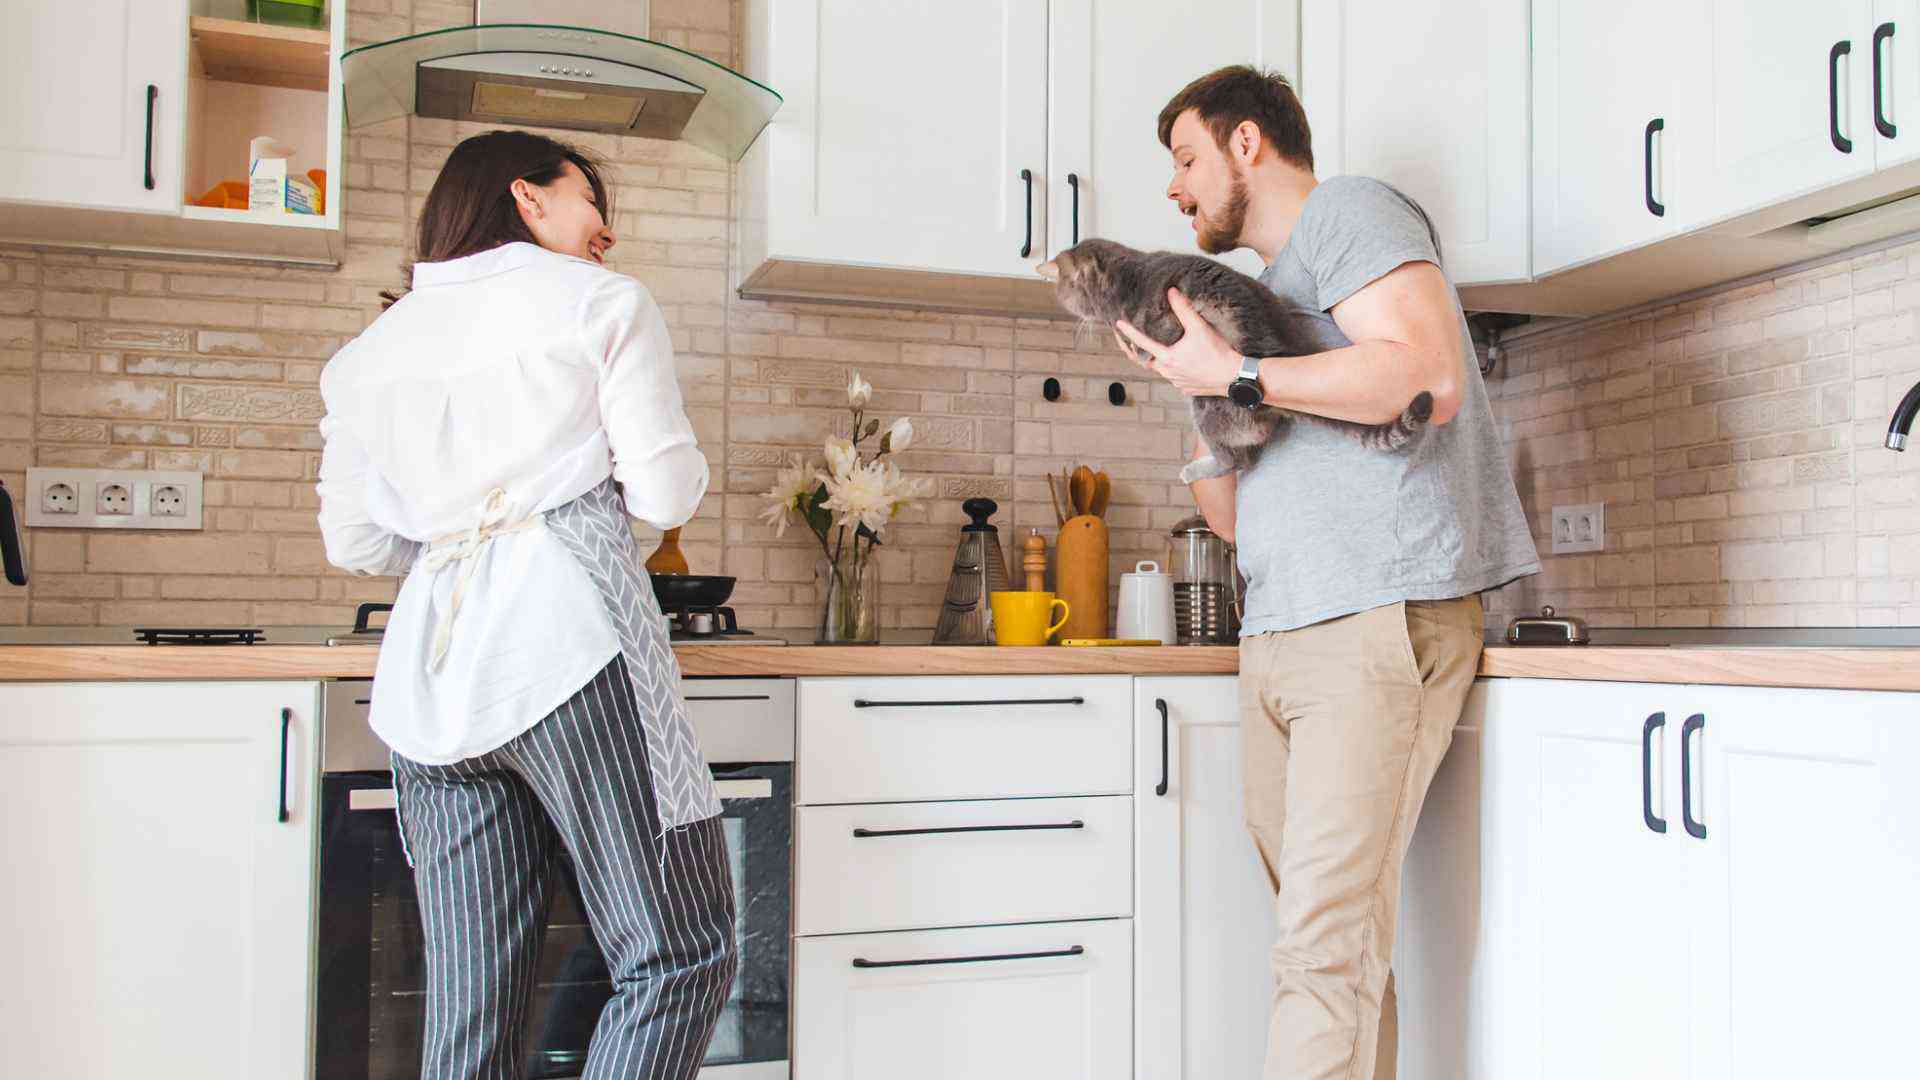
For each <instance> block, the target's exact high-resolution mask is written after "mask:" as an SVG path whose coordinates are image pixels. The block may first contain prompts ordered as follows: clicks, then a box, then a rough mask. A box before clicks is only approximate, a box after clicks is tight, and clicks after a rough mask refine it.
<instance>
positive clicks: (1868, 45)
mask: <svg viewBox="0 0 1920 1080" xmlns="http://www.w3.org/2000/svg"><path fill="white" fill-rule="evenodd" d="M1874 19H1875V25H1874V29H1873V33H1872V35H1870V36H1869V37H1867V38H1866V39H1865V42H1864V43H1862V42H1861V41H1859V40H1857V39H1856V41H1855V43H1854V46H1853V47H1854V49H1855V50H1856V51H1859V50H1865V55H1864V56H1862V57H1858V58H1856V59H1857V61H1858V62H1860V63H1861V64H1863V66H1864V67H1865V68H1866V70H1867V78H1868V80H1869V81H1870V82H1871V80H1872V79H1873V73H1874V70H1875V69H1874V52H1875V51H1876V50H1877V51H1878V52H1879V54H1880V56H1879V63H1880V66H1879V72H1880V83H1879V85H1878V86H1877V87H1872V88H1871V90H1870V96H1869V99H1868V100H1869V104H1870V105H1871V104H1872V103H1874V102H1877V103H1878V105H1879V112H1878V114H1877V115H1875V116H1874V118H1873V128H1874V135H1873V163H1874V167H1875V168H1880V169H1884V168H1887V167H1888V166H1891V165H1897V164H1900V163H1901V162H1905V161H1911V160H1913V159H1914V158H1915V157H1920V0H1878V2H1877V3H1876V4H1874ZM1902 120H1905V121H1908V122H1907V123H1905V124H1902V123H1901V121H1902Z"/></svg>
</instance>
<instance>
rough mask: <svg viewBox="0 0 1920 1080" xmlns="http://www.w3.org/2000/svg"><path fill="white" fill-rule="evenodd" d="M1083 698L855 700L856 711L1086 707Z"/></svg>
mask: <svg viewBox="0 0 1920 1080" xmlns="http://www.w3.org/2000/svg"><path fill="white" fill-rule="evenodd" d="M1086 703H1087V699H1086V698H1083V697H1035V698H983V699H979V700H959V701H869V700H867V699H866V698H854V699H853V707H854V708H856V709H906V708H912V707H914V706H923V705H925V706H931V705H1085V704H1086Z"/></svg>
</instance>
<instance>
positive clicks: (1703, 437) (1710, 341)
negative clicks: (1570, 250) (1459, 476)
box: [1488, 243, 1920, 626]
mask: <svg viewBox="0 0 1920 1080" xmlns="http://www.w3.org/2000/svg"><path fill="white" fill-rule="evenodd" d="M1916 309H1920V244H1916V243H1909V244H1905V245H1902V246H1896V247H1892V248H1886V249H1883V250H1879V251H1872V252H1866V253H1859V254H1852V255H1848V256H1845V257H1841V258H1839V259H1837V260H1832V261H1828V262H1825V263H1823V264H1820V265H1809V266H1806V267H1802V268H1795V269H1792V270H1790V271H1789V272H1783V273H1782V274H1780V275H1778V276H1775V277H1773V278H1771V279H1769V280H1763V281H1757V282H1751V283H1745V284H1741V285H1738V286H1737V287H1730V288H1727V289H1723V290H1720V291H1719V292H1716V293H1713V294H1711V295H1706V296H1700V297H1696V298H1691V299H1688V300H1686V301H1684V302H1680V303H1672V302H1669V303H1660V304H1653V305H1649V306H1646V307H1643V308H1639V309H1636V310H1633V311H1629V312H1623V313H1620V314H1617V315H1612V316H1607V317H1604V318H1599V319H1593V320H1587V321H1584V322H1581V323H1578V324H1573V325H1569V326H1565V327H1560V328H1556V329H1554V330H1551V331H1548V332H1545V333H1540V334H1537V335H1534V336H1529V337H1526V338H1524V339H1523V340H1520V341H1518V342H1515V343H1513V344H1511V345H1510V346H1509V349H1508V356H1507V358H1506V359H1505V360H1504V361H1503V362H1502V367H1501V368H1500V369H1499V370H1498V371H1497V372H1496V373H1495V375H1494V376H1493V377H1492V378H1490V379H1489V380H1488V389H1489V391H1490V392H1491V394H1492V395H1493V398H1494V411H1495V414H1496V415H1497V416H1498V418H1499V420H1500V423H1501V426H1502V429H1503V433H1504V435H1505V437H1506V440H1507V445H1508V448H1509V452H1510V453H1511V455H1512V459H1513V462H1514V469H1515V476H1516V480H1517V483H1518V486H1519V489H1520V496H1521V499H1522V501H1523V502H1524V503H1525V504H1526V507H1527V510H1528V513H1529V515H1530V517H1531V518H1532V521H1533V527H1534V535H1535V538H1536V540H1537V542H1538V543H1539V545H1540V548H1541V551H1542V556H1543V561H1545V563H1546V572H1545V573H1543V574H1542V575H1540V577H1538V578H1535V579H1533V580H1531V581H1527V582H1522V583H1518V584H1516V585H1513V586H1510V587H1508V588H1507V589H1505V590H1503V591H1502V592H1501V593H1500V594H1498V595H1497V596H1495V597H1492V598H1490V603H1489V618H1488V621H1489V623H1490V624H1494V625H1502V624H1504V622H1505V620H1506V619H1507V618H1509V617H1511V616H1512V615H1513V614H1515V613H1518V612H1520V611H1523V610H1530V609H1532V608H1535V607H1537V606H1538V605H1540V604H1543V603H1551V604H1554V605H1556V606H1558V607H1559V608H1561V609H1562V610H1565V611H1571V612H1576V613H1579V614H1581V615H1584V616H1586V617H1588V618H1589V619H1591V620H1593V621H1594V622H1595V623H1596V624H1600V625H1610V626H1706V625H1713V626H1854V625H1860V626H1869V625H1890V624H1904V623H1911V622H1913V621H1915V620H1916V619H1920V598H1916V594H1915V589H1914V585H1915V579H1916V577H1920V457H1916V455H1913V454H1896V453H1893V452H1891V451H1889V450H1886V449H1884V448H1883V447H1882V445H1881V444H1882V440H1883V439H1884V438H1885V435H1886V428H1887V421H1888V417H1889V414H1890V413H1891V412H1892V410H1893V406H1894V405H1895V404H1896V403H1897V402H1898V401H1899V399H1900V395H1901V394H1903V393H1905V392H1906V389H1907V387H1908V386H1909V385H1911V384H1912V383H1913V381H1914V380H1915V379H1916V378H1920V338H1916V336H1915V312H1916ZM1596 501H1604V502H1605V503H1606V504H1607V537H1606V550H1605V551H1604V552H1602V553H1598V554H1584V555H1562V556H1558V557H1555V556H1552V555H1550V554H1548V552H1549V551H1550V549H1551V543H1550V541H1549V538H1548V518H1549V514H1550V512H1551V508H1552V506H1553V505H1555V504H1566V503H1579V502H1596Z"/></svg>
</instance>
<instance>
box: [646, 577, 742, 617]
mask: <svg viewBox="0 0 1920 1080" xmlns="http://www.w3.org/2000/svg"><path fill="white" fill-rule="evenodd" d="M647 576H648V577H650V578H652V579H653V595H654V596H655V597H656V598H657V599H659V601H660V610H662V611H685V610H687V609H688V608H709V607H719V606H720V605H721V604H724V603H726V602H727V597H729V596H732V595H733V583H734V580H735V579H733V578H730V577H724V576H722V575H719V574H648V575H647Z"/></svg>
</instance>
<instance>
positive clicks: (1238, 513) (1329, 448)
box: [1234, 176, 1540, 637]
mask: <svg viewBox="0 0 1920 1080" xmlns="http://www.w3.org/2000/svg"><path fill="white" fill-rule="evenodd" d="M1422 261H1423V262H1430V263H1433V264H1434V265H1435V266H1439V265H1440V255H1439V252H1438V250H1437V249H1436V243H1435V239H1434V235H1433V230H1432V227H1431V225H1430V224H1429V223H1428V221H1427V217H1426V214H1425V212H1423V211H1422V210H1421V209H1420V208H1419V207H1418V206H1416V205H1415V204H1414V203H1413V202H1412V201H1411V200H1409V199H1408V198H1406V197H1405V196H1404V195H1401V194H1400V193H1399V192H1397V191H1395V190H1394V189H1393V188H1391V187H1388V186H1387V185H1385V184H1383V183H1381V182H1379V181H1377V180H1369V179H1366V178H1364V177H1358V176H1340V177H1334V178H1333V179H1330V180H1327V181H1325V182H1323V183H1321V184H1320V185H1318V186H1317V187H1315V188H1314V189H1313V191H1312V192H1311V193H1310V194H1309V195H1308V197H1307V201H1306V204H1305V206H1304V207H1303V208H1302V209H1301V212H1300V220H1299V221H1298V223H1296V224H1295V225H1294V228H1293V233H1292V235H1291V236H1290V237H1289V239H1288V241H1287V245H1286V247H1284V248H1282V249H1281V250H1280V253H1279V255H1278V256H1276V257H1275V258H1274V260H1273V265H1271V266H1269V267H1267V269H1266V271H1265V272H1264V273H1262V274H1261V275H1260V280H1261V282H1262V283H1263V284H1265V285H1266V286H1267V287H1268V288H1270V289H1272V290H1273V291H1274V292H1275V293H1276V294H1278V295H1279V296H1280V298H1281V299H1282V300H1285V301H1287V302H1288V304H1289V305H1290V306H1292V307H1295V308H1298V309H1299V310H1300V311H1301V312H1302V314H1303V316H1304V317H1303V318H1302V319H1301V320H1300V325H1302V326H1304V327H1306V328H1307V329H1308V330H1309V331H1310V332H1311V335H1312V341H1311V344H1312V347H1313V348H1314V349H1316V350H1319V351H1326V350H1330V349H1339V348H1344V347H1346V346H1348V345H1351V344H1353V342H1352V341H1351V340H1349V339H1348V338H1347V336H1346V335H1345V334H1344V333H1342V332H1341V331H1340V328H1339V327H1338V326H1336V325H1335V324H1334V321H1333V316H1332V315H1330V314H1328V312H1329V311H1330V310H1331V309H1332V308H1333V307H1334V305H1336V304H1338V303H1340V302H1341V301H1342V300H1345V299H1347V298H1348V297H1349V296H1352V295H1353V294H1354V293H1356V292H1358V291H1360V290H1361V289H1362V288H1364V287H1365V286H1367V285H1369V284H1371V283H1373V282H1374V281H1376V280H1378V279H1379V278H1381V277H1382V276H1384V275H1385V274H1387V273H1388V272H1390V271H1392V270H1393V269H1394V268H1396V267H1398V266H1400V265H1402V264H1404V263H1408V262H1422ZM1442 270H1443V272H1444V267H1443V268H1442ZM1448 284H1449V285H1451V284H1452V283H1451V280H1449V282H1448ZM1454 310H1455V311H1456V312H1459V311H1460V307H1459V301H1458V299H1455V300H1454ZM1459 318H1460V336H1461V340H1462V344H1463V347H1464V348H1465V350H1466V353H1465V355H1466V356H1468V357H1472V356H1473V341H1472V338H1471V337H1470V336H1469V335H1468V331H1467V320H1466V316H1465V314H1464V313H1461V314H1460V316H1459ZM1466 374H1467V378H1466V384H1465V389H1464V391H1463V393H1462V395H1461V403H1460V410H1459V412H1458V413H1457V414H1456V415H1455V416H1454V417H1453V419H1451V420H1450V421H1448V422H1447V423H1445V424H1441V425H1439V426H1435V427H1429V428H1428V429H1427V430H1426V431H1425V432H1424V433H1422V434H1421V435H1420V436H1418V437H1417V438H1415V439H1414V440H1413V441H1412V442H1411V443H1409V444H1408V445H1406V446H1404V447H1402V448H1401V449H1399V450H1397V451H1387V450H1375V449H1369V448H1367V447H1365V446H1362V445H1361V444H1360V442H1359V440H1357V439H1355V438H1354V437H1353V436H1352V435H1351V434H1349V433H1347V432H1344V431H1340V430H1337V429H1335V428H1334V427H1332V426H1331V425H1328V424H1320V423H1314V422H1312V421H1306V422H1300V423H1294V424H1289V425H1287V426H1285V427H1283V428H1282V429H1281V430H1280V432H1279V434H1277V435H1276V436H1275V437H1274V441H1273V442H1271V443H1269V444H1268V445H1267V447H1266V449H1265V450H1264V451H1263V452H1262V453H1261V454H1260V457H1259V459H1258V460H1257V461H1256V462H1255V463H1254V464H1253V466H1252V467H1251V468H1249V469H1247V470H1246V471H1244V472H1242V473H1241V474H1240V478H1239V483H1238V490H1237V496H1236V499H1235V523H1236V524H1235V528H1234V532H1235V540H1236V542H1237V544H1238V548H1239V558H1240V572H1241V573H1242V574H1244V575H1245V576H1246V578H1247V595H1246V601H1245V607H1244V615H1243V618H1242V620H1241V628H1240V633H1241V636H1243V637H1246V636H1251V635H1253V634H1260V633H1265V632H1267V631H1271V630H1291V629H1295V628H1297V627H1301V626H1310V625H1312V624H1314V623H1317V622H1323V621H1325V620H1327V619H1332V618H1336V617H1338V616H1341V615H1350V614H1352V613H1354V612H1357V611H1365V610H1367V609H1369V608H1375V607H1379V606H1381V605H1382V604H1391V603H1393V602H1395V601H1399V600H1441V599H1447V598H1450V597H1455V596H1466V595H1469V594H1472V593H1476V592H1481V591H1484V590H1486V589H1491V588H1494V587H1497V586H1499V585H1503V584H1505V583H1507V582H1509V581H1512V580H1513V579H1515V578H1517V577H1522V576H1524V575H1527V574H1533V573H1538V572H1539V570H1540V557H1539V554H1538V553H1537V552H1536V551H1535V550H1534V546H1533V536H1532V534H1531V532H1530V531H1529V530H1528V527H1527V519H1526V515H1525V514H1524V513H1523V512H1522V511H1521V509H1520V497H1519V495H1518V494H1517V493H1516V492H1515V491H1514V486H1513V478H1512V476H1511V475H1510V474H1509V473H1508V471H1507V455H1506V450H1505V448H1504V447H1502V446H1501V444H1500V433H1499V430H1498V428H1497V427H1496V426H1495V424H1494V420H1493V410H1492V408H1491V407H1490V406H1489V405H1488V404H1487V388H1486V385H1485V384H1484V383H1483V382H1482V381H1481V379H1480V371H1479V368H1478V367H1477V366H1476V365H1474V364H1471V363H1469V364H1468V365H1467V373H1466Z"/></svg>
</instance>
